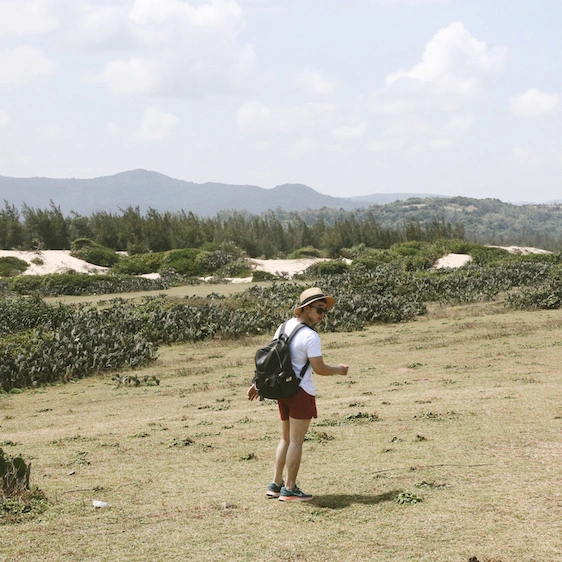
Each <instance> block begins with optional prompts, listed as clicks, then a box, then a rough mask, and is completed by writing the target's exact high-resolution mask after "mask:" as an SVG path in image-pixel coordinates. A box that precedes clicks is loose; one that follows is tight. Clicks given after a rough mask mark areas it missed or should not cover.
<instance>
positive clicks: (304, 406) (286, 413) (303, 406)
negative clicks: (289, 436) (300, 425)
mask: <svg viewBox="0 0 562 562" xmlns="http://www.w3.org/2000/svg"><path fill="white" fill-rule="evenodd" d="M277 404H278V405H279V413H280V414H281V419H282V420H288V419H289V418H293V419H295V420H311V419H312V418H317V417H318V414H317V412H316V397H315V396H311V395H310V394H307V393H306V392H305V391H304V390H303V389H302V388H299V390H298V392H297V393H296V394H295V395H294V396H291V398H280V399H279V400H278V401H277Z"/></svg>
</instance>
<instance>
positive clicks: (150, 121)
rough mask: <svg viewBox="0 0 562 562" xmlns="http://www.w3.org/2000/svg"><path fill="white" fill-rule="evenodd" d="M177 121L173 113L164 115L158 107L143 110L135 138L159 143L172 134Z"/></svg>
mask: <svg viewBox="0 0 562 562" xmlns="http://www.w3.org/2000/svg"><path fill="white" fill-rule="evenodd" d="M178 121H179V119H178V118H177V117H176V116H175V115H174V114H173V113H166V112H165V111H164V110H163V109H162V107H160V106H159V105H154V106H150V107H147V108H146V109H145V110H144V114H143V116H142V121H141V124H140V125H139V128H138V131H137V135H136V136H137V138H138V139H140V140H143V141H161V140H164V139H165V138H166V137H168V136H169V134H170V133H171V132H172V130H173V129H174V127H175V126H176V125H177V123H178Z"/></svg>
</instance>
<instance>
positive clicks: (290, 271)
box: [252, 258, 325, 277]
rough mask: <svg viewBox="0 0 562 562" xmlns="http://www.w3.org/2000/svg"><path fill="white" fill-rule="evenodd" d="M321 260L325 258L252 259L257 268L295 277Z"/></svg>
mask: <svg viewBox="0 0 562 562" xmlns="http://www.w3.org/2000/svg"><path fill="white" fill-rule="evenodd" d="M319 261H325V258H302V259H298V260H257V259H255V260H254V259H253V260H252V265H253V266H254V268H255V269H257V270H261V271H267V272H268V273H272V274H273V275H278V276H280V277H284V276H286V277H293V275H296V274H297V273H302V272H303V271H305V270H306V269H308V268H309V267H310V266H311V265H314V264H315V263H317V262H319Z"/></svg>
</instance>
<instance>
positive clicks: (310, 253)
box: [289, 246, 323, 260]
mask: <svg viewBox="0 0 562 562" xmlns="http://www.w3.org/2000/svg"><path fill="white" fill-rule="evenodd" d="M321 257H323V254H322V252H321V251H320V250H318V249H317V248H314V247H312V246H305V247H304V248H299V249H298V250H295V251H294V252H293V253H292V254H291V255H290V256H289V259H295V260H298V259H301V258H321Z"/></svg>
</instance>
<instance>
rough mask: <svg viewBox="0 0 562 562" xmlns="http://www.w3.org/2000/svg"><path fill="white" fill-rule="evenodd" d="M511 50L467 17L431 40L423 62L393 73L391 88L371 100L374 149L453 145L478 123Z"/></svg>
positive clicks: (415, 148)
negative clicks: (480, 34) (492, 41)
mask: <svg viewBox="0 0 562 562" xmlns="http://www.w3.org/2000/svg"><path fill="white" fill-rule="evenodd" d="M506 61H507V50H506V49H504V48H503V47H496V48H490V47H488V46H487V45H486V43H485V42H484V41H481V40H478V39H476V38H475V37H473V36H472V35H471V34H470V33H469V32H468V31H467V30H466V29H465V27H464V25H463V24H462V23H461V22H452V23H451V24H449V25H448V26H446V27H444V28H442V29H440V30H439V31H438V32H437V33H435V34H434V35H433V37H432V38H431V39H430V40H429V41H428V43H427V44H426V46H425V49H424V51H423V53H422V56H421V58H420V60H419V62H418V63H417V64H415V65H414V66H412V67H411V68H409V69H406V70H402V71H397V72H393V73H391V74H389V75H388V76H387V79H386V88H385V89H384V90H379V91H377V92H375V93H374V94H372V95H371V96H370V97H368V98H367V99H366V102H365V103H366V106H367V107H368V109H370V111H371V112H372V113H373V114H374V116H375V118H376V120H377V123H376V124H373V125H372V126H371V130H373V131H379V132H378V134H374V135H373V137H372V138H371V139H370V142H369V148H370V149H371V150H376V151H382V150H403V151H415V152H419V151H426V150H432V149H444V148H449V147H451V146H453V145H454V144H455V143H457V142H458V141H459V140H460V139H461V138H463V137H464V136H465V135H466V134H467V133H468V132H469V131H470V130H471V129H472V127H473V125H474V122H475V115H476V108H477V107H478V105H479V104H480V103H481V102H482V100H483V99H484V94H485V93H486V92H487V88H488V87H489V84H488V81H489V79H490V77H493V76H495V75H497V74H499V73H501V72H502V71H503V70H504V68H505V64H506Z"/></svg>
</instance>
